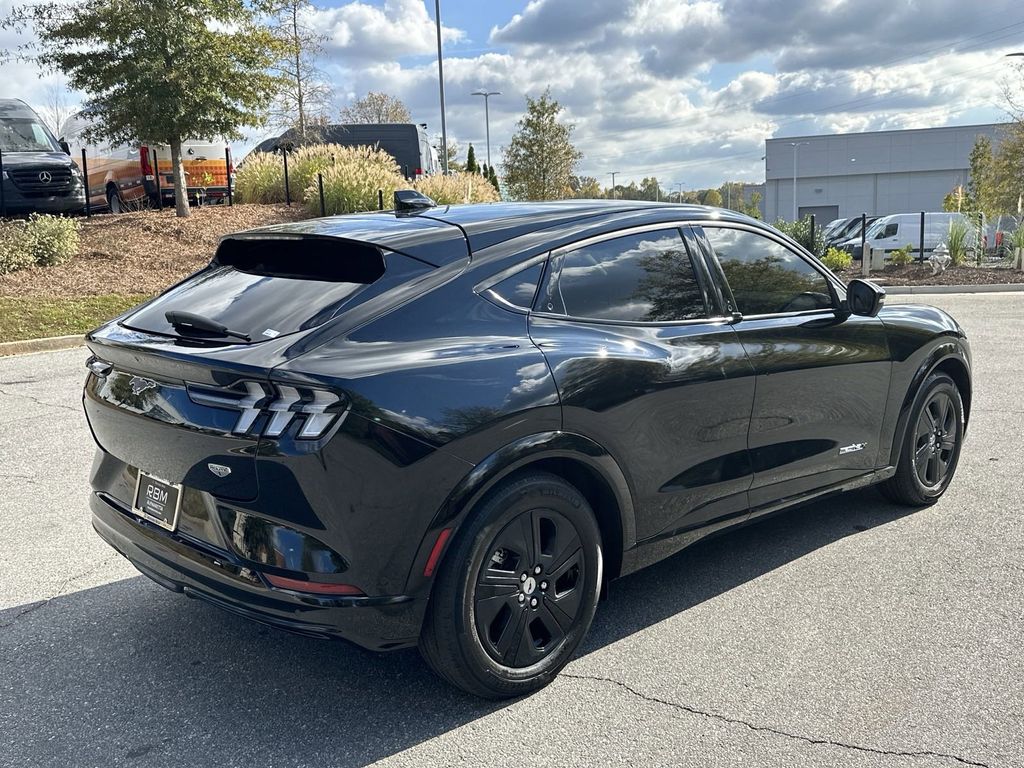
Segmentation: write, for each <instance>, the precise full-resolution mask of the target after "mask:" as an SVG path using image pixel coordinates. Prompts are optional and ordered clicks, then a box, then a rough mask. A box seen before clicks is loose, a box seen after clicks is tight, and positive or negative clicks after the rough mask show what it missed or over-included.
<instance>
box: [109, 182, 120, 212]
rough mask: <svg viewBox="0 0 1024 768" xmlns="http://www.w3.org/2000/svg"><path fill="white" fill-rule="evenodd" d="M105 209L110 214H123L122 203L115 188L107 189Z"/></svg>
mask: <svg viewBox="0 0 1024 768" xmlns="http://www.w3.org/2000/svg"><path fill="white" fill-rule="evenodd" d="M107 207H108V208H109V209H110V212H111V213H124V202H123V201H122V200H121V193H120V192H118V191H117V188H116V187H107Z"/></svg>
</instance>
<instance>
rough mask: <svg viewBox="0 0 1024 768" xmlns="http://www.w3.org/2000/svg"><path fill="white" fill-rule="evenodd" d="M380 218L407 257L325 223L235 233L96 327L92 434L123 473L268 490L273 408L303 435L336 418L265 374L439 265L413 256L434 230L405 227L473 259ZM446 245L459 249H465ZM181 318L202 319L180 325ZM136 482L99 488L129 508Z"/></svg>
mask: <svg viewBox="0 0 1024 768" xmlns="http://www.w3.org/2000/svg"><path fill="white" fill-rule="evenodd" d="M345 218H347V217H345ZM368 218H369V217H368ZM379 222H380V226H379V228H380V229H383V230H384V231H383V232H379V233H378V235H377V237H378V239H379V240H383V241H385V242H403V243H404V245H405V246H406V247H407V248H406V249H407V251H408V252H409V253H399V252H397V251H394V250H390V249H387V248H385V247H381V246H380V245H378V244H376V243H369V242H366V241H365V239H364V240H355V239H350V238H347V237H342V236H329V235H326V234H324V232H326V231H327V230H326V228H325V227H324V226H323V225H322V224H318V222H307V223H305V224H304V225H303V226H304V228H305V229H312V230H318V231H317V232H315V233H314V234H310V233H309V232H303V231H299V228H298V227H290V228H289V227H278V228H275V229H273V230H263V231H256V232H253V233H247V234H244V235H237V236H232V237H229V238H225V240H224V241H222V243H221V245H220V247H219V248H218V251H217V254H216V256H215V257H214V259H213V261H212V262H211V264H210V265H209V266H208V267H207V268H205V269H203V270H201V271H200V272H197V273H196V274H194V275H192V276H191V277H189V278H187V279H186V280H184V281H183V282H181V283H179V284H178V285H176V286H174V287H172V288H171V289H169V290H168V291H167V292H166V293H164V294H162V295H161V296H159V297H157V298H156V299H154V300H152V301H151V302H149V303H148V304H145V305H143V306H141V307H140V308H138V309H137V310H135V311H133V312H130V313H128V314H127V315H125V316H124V317H123V318H120V319H119V320H117V321H112V322H111V323H109V324H108V325H106V326H104V327H102V328H100V329H97V330H96V331H94V332H93V333H91V334H89V336H88V337H87V343H88V345H89V348H90V349H91V351H92V352H93V354H94V355H95V357H96V358H97V359H96V361H94V363H93V367H92V369H91V370H92V372H91V373H90V375H89V378H88V380H87V382H86V388H85V397H84V401H85V409H86V413H87V416H88V418H89V423H90V426H91V427H92V430H93V435H94V437H95V439H96V441H97V443H98V444H99V445H100V446H101V447H102V448H103V449H104V450H105V451H106V452H107V453H108V454H110V455H111V456H112V457H114V458H115V459H116V460H118V461H120V462H123V463H124V465H125V472H124V473H122V474H125V473H127V474H128V475H130V476H131V477H134V474H133V473H134V472H135V468H141V469H142V470H144V471H146V472H148V473H151V474H153V475H155V476H157V477H159V478H161V479H163V480H165V481H167V482H170V483H182V484H184V485H185V486H187V487H188V488H191V489H195V490H198V491H207V492H210V493H212V494H215V495H216V496H219V497H223V498H226V499H234V500H238V501H250V500H252V499H254V498H256V496H257V495H258V492H259V489H258V486H257V479H256V459H255V456H256V451H257V447H258V444H259V437H260V435H261V434H263V433H266V434H271V430H273V429H274V424H275V422H274V417H275V414H279V413H280V412H281V411H282V409H283V410H284V411H287V412H288V414H290V415H289V417H288V418H287V419H285V418H282V417H281V416H278V422H277V423H280V424H285V425H287V427H288V428H289V429H295V430H296V431H298V430H300V429H302V428H303V427H304V426H306V425H309V429H310V433H309V435H307V436H306V437H308V438H309V439H310V440H313V439H315V438H318V437H319V436H320V433H317V434H314V432H315V430H313V428H312V427H313V425H314V422H315V423H316V424H320V423H327V422H328V421H329V419H328V418H326V417H324V418H319V419H316V420H314V418H313V414H314V413H316V412H317V409H318V408H320V407H321V406H324V407H326V408H327V411H328V415H329V412H330V409H331V408H332V407H334V406H335V405H337V403H336V400H337V399H336V398H331V397H330V393H324V392H320V393H318V392H317V391H315V390H312V389H309V390H307V389H303V388H302V387H298V388H295V387H284V388H282V387H281V386H280V385H275V384H272V383H271V381H270V371H271V370H272V369H273V368H274V367H275V366H276V365H279V364H281V363H282V362H284V361H285V360H288V359H291V358H293V357H294V356H295V355H297V354H299V353H301V351H304V350H305V349H306V346H304V345H309V344H316V343H320V342H321V341H323V340H326V339H327V338H330V337H331V335H332V334H333V333H335V332H336V331H335V330H334V329H335V328H341V327H342V326H343V324H344V323H345V322H346V321H347V320H348V319H349V318H348V317H347V316H346V312H347V311H349V310H351V309H353V308H354V307H357V306H360V305H362V304H364V303H365V302H367V301H368V300H370V299H372V298H374V297H379V298H378V301H380V300H387V296H384V295H382V294H386V293H387V292H389V291H392V290H393V289H396V288H399V287H403V286H409V285H415V284H416V281H417V280H418V279H419V278H423V277H424V276H427V275H430V273H432V272H435V271H436V268H435V266H434V265H433V264H431V263H428V262H427V261H424V260H421V259H419V258H417V257H416V256H415V255H410V254H412V253H416V252H417V251H418V250H420V251H423V252H424V253H426V254H427V255H430V252H431V249H432V248H435V247H436V246H437V238H427V237H425V238H424V239H423V241H422V242H421V243H419V246H421V247H418V244H417V239H416V238H415V237H413V236H412V235H411V234H410V231H409V230H419V231H420V232H421V235H422V234H424V233H426V234H430V233H434V234H437V235H440V236H441V237H440V240H441V241H442V243H443V242H447V243H448V245H449V246H453V245H455V244H456V241H457V242H458V243H459V245H458V248H459V249H461V253H462V254H463V257H462V261H463V262H465V261H467V260H468V250H467V246H466V244H465V240H464V238H463V237H462V235H461V232H460V231H459V230H458V229H457V228H455V227H450V226H443V225H441V226H439V225H438V224H437V222H429V221H425V220H424V221H422V222H409V223H408V224H406V225H405V226H404V227H402V226H399V227H397V228H393V227H394V224H395V219H394V217H380V218H379ZM374 223H376V222H374ZM367 227H368V224H367V222H366V221H362V222H360V221H359V220H358V219H356V220H355V221H352V220H349V221H345V220H344V219H341V218H339V219H336V220H335V223H334V226H333V229H334V230H335V231H337V230H341V232H340V233H339V235H340V234H345V233H346V230H348V231H353V230H356V229H358V230H360V231H358V232H356V234H358V235H359V236H360V237H362V238H368V237H370V234H371V233H370V232H369V231H368V230H367ZM389 228H393V229H390V234H389ZM453 233H454V235H456V236H457V237H456V240H455V241H453V240H452V234H453ZM446 252H447V254H448V256H449V258H451V259H457V258H458V254H459V250H453V249H452V248H451V247H449V248H448V249H447V251H446ZM404 290H408V288H407V287H406V288H405V289H404ZM403 292H404V291H396V293H397V294H402V293H403ZM168 313H170V315H169V314H168ZM181 313H185V314H187V315H188V316H189V317H198V318H201V319H202V320H203V323H200V325H199V326H197V325H195V324H194V323H193V324H188V323H184V324H183V323H181V322H176V320H177V321H180V317H179V315H180V314H181ZM210 327H221V328H223V329H225V332H230V333H231V334H234V335H230V336H229V335H225V334H224V333H220V332H214V331H211V330H209V328H210ZM338 407H340V405H339V406H338ZM321 410H322V409H321ZM225 469H226V470H227V471H225ZM108 474H116V473H108ZM129 479H130V478H129ZM129 486H130V482H125V481H124V479H123V478H122V480H121V481H120V482H119V483H111V487H110V488H107V489H98V490H102V491H105V492H107V493H108V494H109V495H112V496H114V497H115V498H116V499H117V500H118V501H119V502H121V503H122V504H123V505H125V506H130V505H131V501H132V499H131V498H129V495H130V492H131V489H130V488H129Z"/></svg>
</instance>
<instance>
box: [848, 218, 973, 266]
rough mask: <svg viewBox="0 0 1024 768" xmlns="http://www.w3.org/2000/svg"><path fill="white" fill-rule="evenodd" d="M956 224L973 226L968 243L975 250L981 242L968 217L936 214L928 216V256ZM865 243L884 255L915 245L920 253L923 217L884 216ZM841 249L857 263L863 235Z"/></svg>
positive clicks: (868, 234)
mask: <svg viewBox="0 0 1024 768" xmlns="http://www.w3.org/2000/svg"><path fill="white" fill-rule="evenodd" d="M954 221H961V222H963V223H965V224H967V225H968V226H970V231H969V234H968V242H969V245H970V247H972V248H973V247H975V246H976V244H977V241H978V238H977V231H976V228H975V227H974V226H971V220H970V218H969V217H968V216H967V215H966V214H963V213H949V212H947V211H936V212H932V213H925V218H924V251H925V253H931V252H932V251H933V250H935V247H936V246H937V245H938V244H939V243H944V242H945V241H946V240H947V238H948V237H949V227H950V225H951V224H952V223H953V222H954ZM865 239H866V241H867V246H868V248H873V249H875V250H881V251H885V253H891V252H892V251H894V250H896V249H897V248H902V247H903V246H905V245H912V246H914V250H915V251H917V249H918V247H919V243H920V242H921V214H920V213H894V214H892V215H889V216H882V217H880V218H878V219H876V220H875V221H874V222H873V223H872V224H871V225H870V226H869V227H868V230H867V233H866V235H865ZM838 247H839V248H841V249H842V250H845V251H848V252H849V253H851V254H852V255H853V258H854V259H860V258H861V244H860V233H859V232H858V234H857V236H856V237H854V238H851V239H848V240H846V241H845V242H844V243H841V244H840V245H839V246H838Z"/></svg>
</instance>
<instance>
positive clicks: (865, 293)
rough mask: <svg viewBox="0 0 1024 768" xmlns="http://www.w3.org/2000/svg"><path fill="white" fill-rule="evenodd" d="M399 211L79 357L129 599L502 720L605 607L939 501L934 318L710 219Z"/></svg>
mask: <svg viewBox="0 0 1024 768" xmlns="http://www.w3.org/2000/svg"><path fill="white" fill-rule="evenodd" d="M411 205H412V204H409V203H405V204H403V205H401V206H399V210H398V211H395V212H390V213H371V214H359V215H351V216H335V217H330V218H325V219H318V220H313V221H306V222H300V223H292V224H283V225H275V226H271V227H265V228H263V229H259V230H254V231H251V232H247V233H242V234H236V235H230V236H228V237H227V238H225V239H224V240H222V242H221V243H220V245H219V247H218V249H217V252H216V254H215V255H214V257H213V260H212V261H211V262H210V264H209V266H207V267H206V268H205V269H203V270H201V271H200V272H198V273H196V274H195V275H193V276H192V277H190V278H188V279H186V280H185V281H184V282H182V283H180V284H178V285H177V286H175V287H173V288H171V289H169V290H168V291H166V292H165V293H163V294H162V295H161V296H159V297H157V298H155V299H153V300H151V301H149V302H148V303H146V304H143V305H142V306H141V307H138V308H137V309H134V310H132V311H130V312H128V313H127V314H125V315H123V316H122V317H120V318H118V319H116V320H113V321H111V322H110V323H108V324H106V325H104V326H102V327H101V328H99V329H97V330H95V331H93V332H92V333H90V334H89V335H88V337H87V344H88V346H89V349H90V351H91V353H92V357H91V358H90V359H89V361H88V363H87V365H88V369H89V373H88V376H87V380H86V383H85V391H84V406H85V412H86V415H87V417H88V421H89V425H90V428H91V430H92V434H93V436H94V437H95V440H96V442H97V444H98V450H97V455H96V460H95V462H94V464H93V470H92V478H91V481H92V488H93V492H92V494H91V499H90V501H91V507H92V511H93V526H94V528H95V529H96V531H97V532H98V533H99V535H100V536H101V537H102V538H104V539H105V540H106V541H107V542H108V543H110V544H111V545H112V546H113V547H114V548H115V549H116V550H118V551H119V552H121V553H122V554H123V555H125V556H126V557H127V558H128V559H129V560H130V561H131V562H132V563H133V564H134V565H135V566H136V567H137V568H138V569H139V570H140V571H141V572H142V573H143V574H145V575H146V576H148V577H150V578H151V579H153V580H154V581H156V582H157V583H158V584H161V585H163V586H164V587H167V588H168V589H171V590H174V591H177V592H184V593H185V594H186V595H188V596H190V597H195V598H199V599H201V600H206V601H209V602H211V603H213V604H214V605H217V606H220V607H222V608H226V609H228V610H230V611H232V612H234V613H236V614H241V615H243V616H247V617H249V618H252V619H255V620H257V621H260V622H264V623H267V624H271V625H274V626H277V627H281V628H284V629H287V630H291V631H293V632H299V633H302V634H305V635H310V636H316V637H341V638H346V639H348V640H351V641H353V642H355V643H358V644H360V645H362V646H364V647H366V648H371V649H376V650H390V649H395V648H407V647H411V646H416V645H419V647H420V648H421V649H422V652H423V655H424V656H425V657H426V659H427V661H428V662H429V663H430V664H431V665H432V666H433V668H434V669H435V670H437V671H438V672H439V673H440V674H441V675H442V676H443V677H444V678H445V679H447V680H449V681H450V682H452V683H454V684H455V685H457V686H459V687H461V688H463V689H465V690H467V691H470V692H472V693H474V694H478V695H480V696H485V697H490V698H504V697H509V696H516V695H520V694H523V693H527V692H530V691H533V690H535V689H537V688H539V687H540V686H543V685H545V684H546V683H548V682H549V681H550V680H551V679H552V678H553V677H554V676H555V675H556V674H557V673H558V670H559V669H561V668H562V666H563V665H564V664H566V662H567V661H568V660H569V658H570V657H571V655H572V654H573V652H574V651H575V649H576V648H577V647H578V645H579V643H580V641H581V640H582V639H583V637H584V635H585V634H586V632H587V629H588V627H589V626H590V623H591V619H592V617H593V616H594V612H595V609H596V608H597V603H598V597H599V596H600V595H601V593H602V589H603V588H604V585H605V584H607V583H608V582H609V581H611V580H613V579H616V578H618V577H620V576H624V575H626V574H629V573H632V572H634V571H636V570H638V569H640V568H642V567H644V566H646V565H648V564H650V563H653V562H655V561H658V560H661V559H662V558H665V557H667V556H668V555H670V554H672V553H674V552H676V551H678V550H680V549H682V548H683V547H685V546H687V545H689V544H692V543H693V542H695V541H698V540H700V539H701V538H703V537H704V536H707V535H708V534H711V533H714V532H717V531H721V530H723V529H725V528H728V527H730V526H735V525H740V524H743V523H747V522H750V521H751V520H754V519H756V518H759V517H762V516H764V515H766V514H770V513H773V512H776V511H778V510H781V509H784V508H787V507H790V506H792V505H794V504H798V503H801V502H805V501H808V500H810V499H814V498H820V497H823V496H826V495H830V494H833V493H836V492H839V491H843V490H846V489H849V488H860V487H862V486H866V485H871V484H876V483H877V484H879V487H880V488H881V490H882V492H883V493H884V494H885V495H886V496H887V497H888V498H890V499H892V500H893V501H895V502H898V503H901V504H909V505H925V504H931V503H932V502H934V501H936V500H937V499H938V498H939V497H940V496H942V494H943V493H944V492H945V490H946V488H947V487H948V485H949V483H950V481H951V480H952V478H953V474H954V472H955V470H956V466H957V460H958V457H959V454H960V447H961V443H962V440H963V437H964V430H965V428H966V425H967V422H968V418H969V415H970V409H971V395H972V385H971V358H970V350H969V347H968V343H967V339H966V337H965V334H964V332H963V330H962V329H961V328H960V326H959V325H958V324H957V322H956V321H955V320H954V319H953V318H951V317H950V316H949V315H947V314H946V313H945V312H942V311H941V310H938V309H934V308H931V307H927V306H923V305H901V306H898V307H895V308H893V309H889V308H887V307H884V306H883V301H884V292H883V290H882V289H881V288H879V287H877V286H875V285H873V284H872V283H868V282H865V281H861V280H854V281H852V282H851V283H850V284H849V285H848V286H847V285H845V284H844V283H842V282H841V281H840V280H839V279H838V278H836V277H835V276H834V275H833V274H832V273H831V272H829V271H828V270H827V269H826V268H825V267H824V266H822V264H821V263H820V262H819V261H818V260H817V259H815V258H814V257H813V256H812V255H811V254H810V253H808V252H807V251H805V250H804V249H803V248H801V247H800V246H799V245H797V244H796V243H795V242H794V241H793V240H791V239H789V238H787V237H785V236H784V235H782V234H780V233H779V232H777V231H775V230H774V229H772V228H771V227H768V226H766V225H764V224H763V223H762V222H760V221H757V220H755V219H751V218H749V217H746V216H743V215H741V214H738V213H735V212H733V211H728V210H720V209H710V208H705V207H702V206H689V205H668V204H657V203H650V202H644V201H621V200H616V201H585V200H577V201H565V202H559V203H522V204H492V205H467V206H440V207H429V206H430V203H429V201H426V202H422V203H420V204H419V205H421V206H422V207H418V206H417V207H415V208H414V209H411Z"/></svg>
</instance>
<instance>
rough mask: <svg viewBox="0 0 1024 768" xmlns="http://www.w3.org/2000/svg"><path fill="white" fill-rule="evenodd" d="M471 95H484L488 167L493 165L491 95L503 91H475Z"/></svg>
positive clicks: (499, 94) (498, 94) (497, 94)
mask: <svg viewBox="0 0 1024 768" xmlns="http://www.w3.org/2000/svg"><path fill="white" fill-rule="evenodd" d="M470 95H471V96H483V97H484V125H485V126H486V127H487V167H488V168H490V167H491V109H490V106H489V103H490V99H491V96H501V91H485V90H484V89H482V88H481V89H480V90H479V91H473V93H472V94H470Z"/></svg>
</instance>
